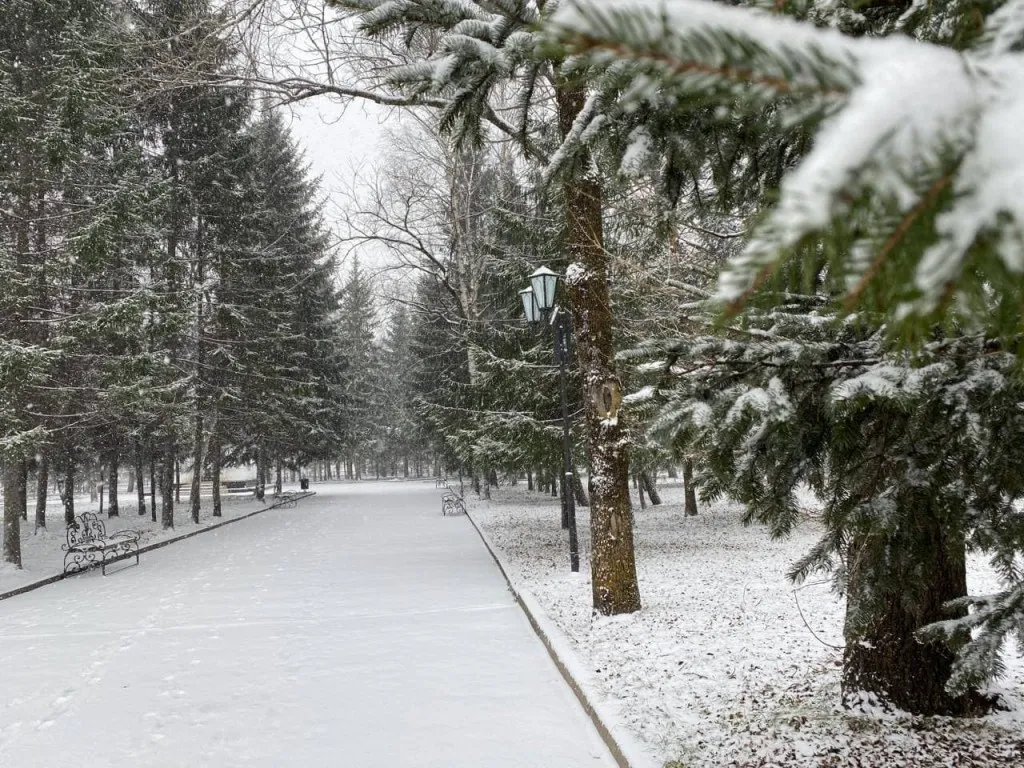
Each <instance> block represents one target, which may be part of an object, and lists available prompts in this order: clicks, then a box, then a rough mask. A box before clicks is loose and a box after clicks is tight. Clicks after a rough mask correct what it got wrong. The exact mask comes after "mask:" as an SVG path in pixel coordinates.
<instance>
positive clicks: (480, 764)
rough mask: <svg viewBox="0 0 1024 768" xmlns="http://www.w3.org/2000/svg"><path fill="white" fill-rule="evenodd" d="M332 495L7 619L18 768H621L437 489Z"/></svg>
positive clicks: (34, 598)
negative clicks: (445, 513)
mask: <svg viewBox="0 0 1024 768" xmlns="http://www.w3.org/2000/svg"><path fill="white" fill-rule="evenodd" d="M316 490H317V492H318V495H317V496H316V497H314V498H312V499H308V500H305V501H301V502H299V504H298V506H297V507H296V508H294V509H275V510H271V511H268V512H265V513H263V514H261V515H257V516H255V517H252V518H250V519H248V520H243V521H239V522H238V523H236V524H234V525H229V526H225V527H223V528H219V529H217V530H215V531H211V532H209V533H206V534H203V535H202V536H196V537H194V538H190V539H187V540H185V541H182V542H178V543H175V544H172V545H171V546H168V547H164V548H162V549H159V550H156V551H153V552H150V553H147V554H146V555H143V558H142V564H141V566H140V567H130V568H125V569H123V570H120V571H118V572H116V573H113V574H111V575H108V576H107V577H106V578H104V577H102V576H100V574H99V573H98V572H92V573H89V574H85V575H82V576H77V577H75V578H72V579H67V580H64V581H60V582H58V583H56V584H53V585H50V586H47V587H43V588H41V589H38V590H35V591H32V592H29V593H27V594H24V595H19V596H17V597H13V598H10V599H8V600H5V601H3V602H0V691H3V697H2V698H0V766H4V768H6V767H7V766H12V768H13V767H14V766H17V768H33V767H34V766H39V767H41V768H42V767H47V768H49V766H59V765H70V764H77V765H83V766H89V768H105V767H106V766H111V767H113V766H116V767H117V768H122V767H123V766H126V765H133V766H146V767H147V768H151V767H153V766H183V765H189V766H216V767H217V768H224V767H230V766H243V765H244V766H268V767H270V766H273V767H275V768H276V767H277V766H302V767H303V768H318V767H320V766H324V767H325V768H338V767H345V768H348V767H349V766H351V768H533V767H535V768H577V767H580V766H587V767H592V768H613V766H614V763H613V761H612V759H611V757H610V756H609V755H608V753H607V751H606V749H605V747H604V745H603V743H602V742H601V741H600V739H599V737H598V735H597V733H596V731H595V729H594V728H593V725H592V724H591V723H590V721H589V720H588V719H587V717H586V715H585V714H584V713H583V711H582V709H581V707H580V706H579V704H578V703H577V701H576V699H575V698H574V696H573V694H572V693H571V691H570V690H569V688H568V686H567V685H566V684H565V682H564V681H563V680H562V679H561V677H560V676H559V673H558V671H557V670H556V668H555V666H554V664H553V663H552V662H551V660H550V658H549V657H548V656H547V653H546V652H545V650H544V648H543V647H542V645H541V644H540V642H539V641H538V639H537V637H536V636H535V635H534V634H533V631H532V630H531V628H530V626H529V624H528V623H527V620H526V618H525V616H524V615H523V613H522V611H521V610H520V609H519V607H518V606H517V605H516V603H515V602H514V601H513V599H512V597H511V595H510V594H509V592H508V589H507V587H506V585H505V582H504V580H503V579H502V577H501V575H500V573H499V572H498V569H497V568H496V567H495V565H494V562H493V561H492V560H491V558H490V556H489V554H488V553H487V551H486V550H485V548H484V547H483V546H482V545H481V543H480V539H479V537H478V536H477V534H476V532H475V531H474V530H473V528H472V526H471V525H470V523H469V521H468V520H467V519H466V518H465V517H463V516H459V517H442V516H441V514H440V506H439V500H440V493H441V492H440V491H438V490H436V489H434V487H433V482H430V483H411V482H410V483H362V484H347V485H336V486H327V485H323V484H321V485H317V486H316Z"/></svg>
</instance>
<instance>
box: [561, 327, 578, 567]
mask: <svg viewBox="0 0 1024 768" xmlns="http://www.w3.org/2000/svg"><path fill="white" fill-rule="evenodd" d="M566 318H567V316H566V314H565V313H564V312H559V313H558V318H557V328H558V335H557V337H556V342H555V343H556V344H557V345H558V348H557V349H556V350H555V351H556V352H557V353H558V368H559V373H560V379H561V389H562V453H563V471H564V476H565V480H564V482H563V484H562V496H563V503H564V504H565V511H566V517H567V518H568V520H569V569H570V570H571V571H572V572H573V573H578V572H579V570H580V542H579V538H578V536H577V535H576V484H575V483H574V482H573V479H574V472H573V466H572V430H571V428H570V426H571V425H570V422H569V392H568V384H567V374H566V368H567V367H568V361H569V325H568V323H567V322H566Z"/></svg>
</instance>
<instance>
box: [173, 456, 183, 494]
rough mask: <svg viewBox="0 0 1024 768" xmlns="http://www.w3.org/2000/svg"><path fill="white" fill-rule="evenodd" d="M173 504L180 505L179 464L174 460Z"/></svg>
mask: <svg viewBox="0 0 1024 768" xmlns="http://www.w3.org/2000/svg"><path fill="white" fill-rule="evenodd" d="M174 503H175V504H180V503H181V462H180V461H178V459H177V457H175V459H174Z"/></svg>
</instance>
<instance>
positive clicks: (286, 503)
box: [274, 491, 309, 508]
mask: <svg viewBox="0 0 1024 768" xmlns="http://www.w3.org/2000/svg"><path fill="white" fill-rule="evenodd" d="M307 495H309V491H306V492H305V493H303V492H302V491H281V492H280V493H275V494H274V506H275V507H283V508H288V507H294V506H295V505H296V504H298V502H299V499H301V498H303V497H304V496H307Z"/></svg>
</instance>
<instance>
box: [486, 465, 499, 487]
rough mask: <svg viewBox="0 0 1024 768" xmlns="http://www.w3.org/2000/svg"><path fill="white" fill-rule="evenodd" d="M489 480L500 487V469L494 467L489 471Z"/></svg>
mask: <svg viewBox="0 0 1024 768" xmlns="http://www.w3.org/2000/svg"><path fill="white" fill-rule="evenodd" d="M487 482H488V483H490V484H491V485H493V486H494V487H495V488H497V487H498V471H497V470H496V469H492V470H490V471H489V472H488V473H487Z"/></svg>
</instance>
